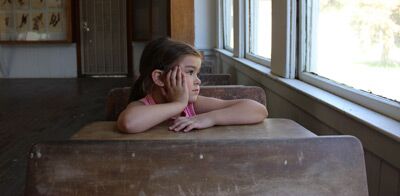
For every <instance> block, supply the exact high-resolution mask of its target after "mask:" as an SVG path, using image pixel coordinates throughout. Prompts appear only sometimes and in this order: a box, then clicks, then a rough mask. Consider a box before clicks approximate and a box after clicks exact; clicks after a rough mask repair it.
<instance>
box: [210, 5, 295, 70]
mask: <svg viewBox="0 0 400 196" xmlns="http://www.w3.org/2000/svg"><path fill="white" fill-rule="evenodd" d="M222 1H223V0H218V2H217V5H218V6H219V8H218V9H217V10H218V12H219V13H218V14H217V15H218V16H221V15H222V14H223V13H222V12H223V4H222ZM296 1H297V0H272V38H271V39H272V40H271V47H272V48H274V50H272V51H271V61H270V69H271V72H272V73H273V74H275V75H278V76H281V77H284V78H294V77H295V73H296V64H295V63H296V61H295V57H296V36H297V34H296V6H297V5H296ZM233 2H234V5H233V6H234V12H235V13H234V32H235V33H234V49H233V51H230V50H228V51H229V52H232V53H233V54H234V56H235V57H237V58H244V57H245V53H246V47H247V45H248V42H247V38H246V37H248V36H246V34H247V32H246V31H247V30H246V28H247V27H246V26H247V25H246V24H245V23H246V20H247V18H246V17H247V11H246V6H247V5H246V3H247V0H233ZM221 18H222V20H221V21H219V23H218V25H220V26H218V29H219V31H220V32H219V33H218V35H219V36H218V43H217V44H218V46H219V48H220V49H224V50H226V49H225V48H224V44H223V43H221V42H222V40H224V36H225V35H224V33H223V30H222V29H223V27H224V26H223V23H224V21H223V20H224V19H223V17H221ZM221 31H222V33H221ZM250 60H252V61H254V62H256V63H258V64H263V63H262V61H261V63H260V62H257V61H256V60H254V59H250ZM264 63H265V62H264Z"/></svg>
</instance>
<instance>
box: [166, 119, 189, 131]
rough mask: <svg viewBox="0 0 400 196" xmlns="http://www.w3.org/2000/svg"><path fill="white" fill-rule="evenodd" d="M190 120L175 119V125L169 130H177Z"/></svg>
mask: <svg viewBox="0 0 400 196" xmlns="http://www.w3.org/2000/svg"><path fill="white" fill-rule="evenodd" d="M188 120H189V119H188V118H186V117H178V118H177V119H175V121H174V124H173V125H172V126H170V127H169V129H170V130H174V129H175V128H177V127H178V126H180V125H181V124H182V123H185V122H187V121H188Z"/></svg>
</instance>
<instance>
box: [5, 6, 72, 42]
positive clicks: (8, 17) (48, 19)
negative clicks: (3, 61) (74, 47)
mask: <svg viewBox="0 0 400 196" xmlns="http://www.w3.org/2000/svg"><path fill="white" fill-rule="evenodd" d="M28 42H32V43H35V42H39V43H40V42H72V29H71V0H0V43H28Z"/></svg>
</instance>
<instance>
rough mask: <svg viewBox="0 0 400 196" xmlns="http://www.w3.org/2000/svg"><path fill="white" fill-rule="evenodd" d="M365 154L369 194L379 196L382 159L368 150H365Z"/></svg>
mask: <svg viewBox="0 0 400 196" xmlns="http://www.w3.org/2000/svg"><path fill="white" fill-rule="evenodd" d="M364 156H365V167H366V168H367V179H368V191H369V195H370V196H378V195H379V178H380V169H381V160H380V159H379V158H378V157H376V156H375V155H374V154H372V153H370V152H368V151H365V154H364Z"/></svg>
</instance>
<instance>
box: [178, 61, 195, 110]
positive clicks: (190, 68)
mask: <svg viewBox="0 0 400 196" xmlns="http://www.w3.org/2000/svg"><path fill="white" fill-rule="evenodd" d="M176 64H178V65H179V66H180V68H181V70H182V72H183V73H184V75H185V79H186V85H187V87H188V90H189V102H191V103H192V102H195V101H196V99H197V97H198V95H199V93H200V84H201V81H200V79H199V78H198V74H199V72H200V67H201V59H200V58H199V57H197V56H193V55H186V56H184V57H183V58H181V59H180V60H179V61H178V62H177V63H176Z"/></svg>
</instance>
